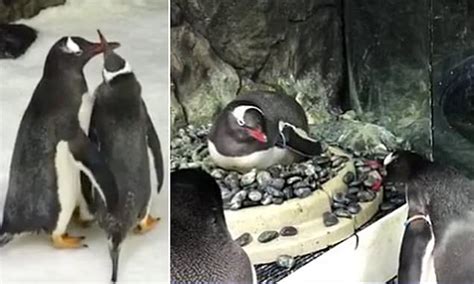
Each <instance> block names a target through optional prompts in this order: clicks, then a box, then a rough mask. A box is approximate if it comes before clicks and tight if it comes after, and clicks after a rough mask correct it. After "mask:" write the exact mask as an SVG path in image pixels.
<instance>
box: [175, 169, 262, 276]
mask: <svg viewBox="0 0 474 284" xmlns="http://www.w3.org/2000/svg"><path fill="white" fill-rule="evenodd" d="M171 283H257V281H256V274H255V270H254V267H253V266H252V264H251V263H250V260H249V258H248V256H247V254H246V253H245V251H244V250H243V249H242V248H241V247H240V246H239V245H238V244H237V243H236V242H234V241H233V240H232V237H231V236H230V233H229V231H228V229H227V224H226V221H225V217H224V212H223V208H222V198H221V193H220V189H219V186H218V185H217V183H216V181H215V180H214V179H213V178H212V177H211V176H210V175H209V174H207V173H206V172H204V171H202V170H198V169H185V170H178V171H176V172H173V173H171Z"/></svg>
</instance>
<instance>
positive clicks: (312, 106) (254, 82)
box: [171, 0, 344, 123]
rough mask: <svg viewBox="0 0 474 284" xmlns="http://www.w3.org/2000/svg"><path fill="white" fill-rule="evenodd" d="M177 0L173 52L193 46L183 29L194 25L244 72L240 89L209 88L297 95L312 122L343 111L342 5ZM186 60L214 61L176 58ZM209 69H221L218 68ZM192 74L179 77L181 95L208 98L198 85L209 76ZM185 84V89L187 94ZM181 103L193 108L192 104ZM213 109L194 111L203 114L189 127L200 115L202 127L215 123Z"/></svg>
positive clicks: (327, 0)
mask: <svg viewBox="0 0 474 284" xmlns="http://www.w3.org/2000/svg"><path fill="white" fill-rule="evenodd" d="M172 2H173V3H172V6H171V9H172V15H173V17H172V26H173V28H172V31H171V34H172V39H171V42H172V43H171V44H172V49H173V47H177V48H180V47H179V46H188V47H189V45H188V40H187V38H188V37H186V36H184V37H183V30H182V29H183V27H182V26H184V27H188V28H186V29H187V30H188V31H187V32H188V33H193V34H194V35H195V37H198V38H199V37H202V39H203V40H204V41H207V42H208V43H209V47H210V49H212V51H213V52H215V56H213V57H215V58H213V59H214V60H217V61H219V60H221V61H222V62H225V64H226V65H227V66H228V67H230V68H231V69H232V70H234V72H236V74H238V77H237V78H238V79H237V82H238V85H237V86H238V87H237V88H230V89H229V88H223V86H222V85H220V84H218V83H214V84H210V85H209V86H208V88H206V90H207V91H209V92H214V93H216V94H219V95H220V96H225V97H227V96H232V97H234V96H236V95H237V94H238V93H239V91H240V90H252V89H269V90H279V91H282V92H284V93H287V94H289V95H291V96H295V97H296V98H297V100H298V101H299V102H300V103H301V104H302V105H303V107H304V109H305V110H306V111H307V113H308V114H309V120H310V123H315V122H319V121H324V120H327V119H328V118H329V117H330V116H329V113H328V110H335V111H336V112H337V111H338V109H339V95H340V93H341V92H342V87H343V78H344V60H343V36H342V19H341V6H340V3H341V1H338V0H317V1H298V2H294V1H290V0H283V1H252V0H244V1H237V0H223V1H214V0H192V1H183V0H175V1H172ZM180 15H182V19H183V20H182V21H181V20H180V19H181V16H180ZM184 56H186V57H188V58H189V59H188V60H189V61H195V62H199V61H202V60H205V61H207V60H206V59H205V58H207V57H208V55H207V54H204V55H203V54H200V53H197V52H193V53H190V54H189V53H188V54H181V55H180V54H178V56H177V58H176V59H178V60H181V61H183V60H184V59H183V58H184ZM172 65H174V64H173V63H172ZM204 69H206V70H208V71H209V72H213V69H212V68H209V67H208V68H204ZM187 72H188V73H187V76H184V77H183V76H180V80H179V82H178V80H177V79H176V75H174V74H172V80H173V81H174V82H175V83H176V84H177V89H178V90H177V91H176V94H177V96H178V97H182V96H183V94H186V96H188V97H189V98H191V97H192V100H193V101H195V100H198V101H204V100H206V95H205V94H204V93H203V92H202V91H201V90H200V89H199V88H197V87H196V85H197V82H199V81H200V80H202V79H203V78H202V77H200V76H195V77H193V75H191V74H192V73H194V72H195V71H194V68H191V69H188V70H187ZM198 72H199V70H198ZM231 77H232V78H230V79H229V80H231V81H232V82H233V79H234V77H233V76H231ZM182 85H184V86H185V87H184V88H185V90H180V89H181V88H182ZM201 96H202V97H205V98H202V99H201V98H199V97H201ZM178 101H179V102H180V103H181V104H182V106H183V107H184V108H185V109H186V108H187V105H188V100H187V99H183V98H181V100H178ZM191 104H192V103H191ZM209 108H210V110H208V109H202V110H201V109H196V110H195V111H193V114H195V113H200V114H196V117H189V116H188V117H186V119H187V122H193V123H195V122H197V120H199V119H200V118H203V119H202V120H201V121H200V122H210V118H211V117H212V115H213V114H214V113H215V112H216V111H217V110H218V108H219V104H217V103H216V104H212V105H211V106H209ZM193 110H194V109H193ZM187 114H188V115H189V113H187Z"/></svg>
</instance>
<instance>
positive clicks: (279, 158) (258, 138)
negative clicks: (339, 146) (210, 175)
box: [208, 91, 322, 172]
mask: <svg viewBox="0 0 474 284" xmlns="http://www.w3.org/2000/svg"><path fill="white" fill-rule="evenodd" d="M308 130H309V129H308V121H307V118H306V114H305V112H304V110H303V108H302V107H301V105H299V104H298V102H296V100H295V99H293V98H292V97H290V96H287V95H284V94H281V93H273V92H264V91H260V92H247V93H244V94H242V95H239V96H238V97H237V98H236V99H234V100H233V101H232V102H230V103H229V104H228V105H227V106H226V107H225V108H224V110H223V111H222V112H221V113H220V114H219V116H218V117H217V118H216V120H215V121H214V123H213V125H212V128H211V131H210V133H209V138H208V147H209V153H210V155H211V158H212V159H213V161H214V162H215V163H216V164H217V165H218V166H220V167H222V168H225V169H232V170H238V171H240V172H245V171H248V170H250V169H252V168H259V169H262V168H267V167H270V166H272V165H275V164H290V163H292V162H295V161H300V160H302V159H304V158H305V157H311V156H315V155H317V154H320V153H321V152H322V147H321V143H320V142H318V141H316V140H314V139H312V138H310V137H309V136H308V133H307V132H308Z"/></svg>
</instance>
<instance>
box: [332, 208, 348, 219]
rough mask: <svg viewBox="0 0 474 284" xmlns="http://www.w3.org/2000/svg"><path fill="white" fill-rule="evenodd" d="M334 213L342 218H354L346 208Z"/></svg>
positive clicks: (338, 209)
mask: <svg viewBox="0 0 474 284" xmlns="http://www.w3.org/2000/svg"><path fill="white" fill-rule="evenodd" d="M333 213H334V215H336V216H337V217H340V218H352V215H351V213H350V212H349V211H348V210H347V209H345V208H337V209H336V210H334V211H333Z"/></svg>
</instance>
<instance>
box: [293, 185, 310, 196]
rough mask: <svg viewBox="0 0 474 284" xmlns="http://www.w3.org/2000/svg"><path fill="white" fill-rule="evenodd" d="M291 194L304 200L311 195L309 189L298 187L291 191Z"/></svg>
mask: <svg viewBox="0 0 474 284" xmlns="http://www.w3.org/2000/svg"><path fill="white" fill-rule="evenodd" d="M293 193H294V194H295V195H296V196H297V197H299V198H306V197H308V196H310V195H311V188H309V187H300V188H297V189H295V190H294V191H293Z"/></svg>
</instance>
